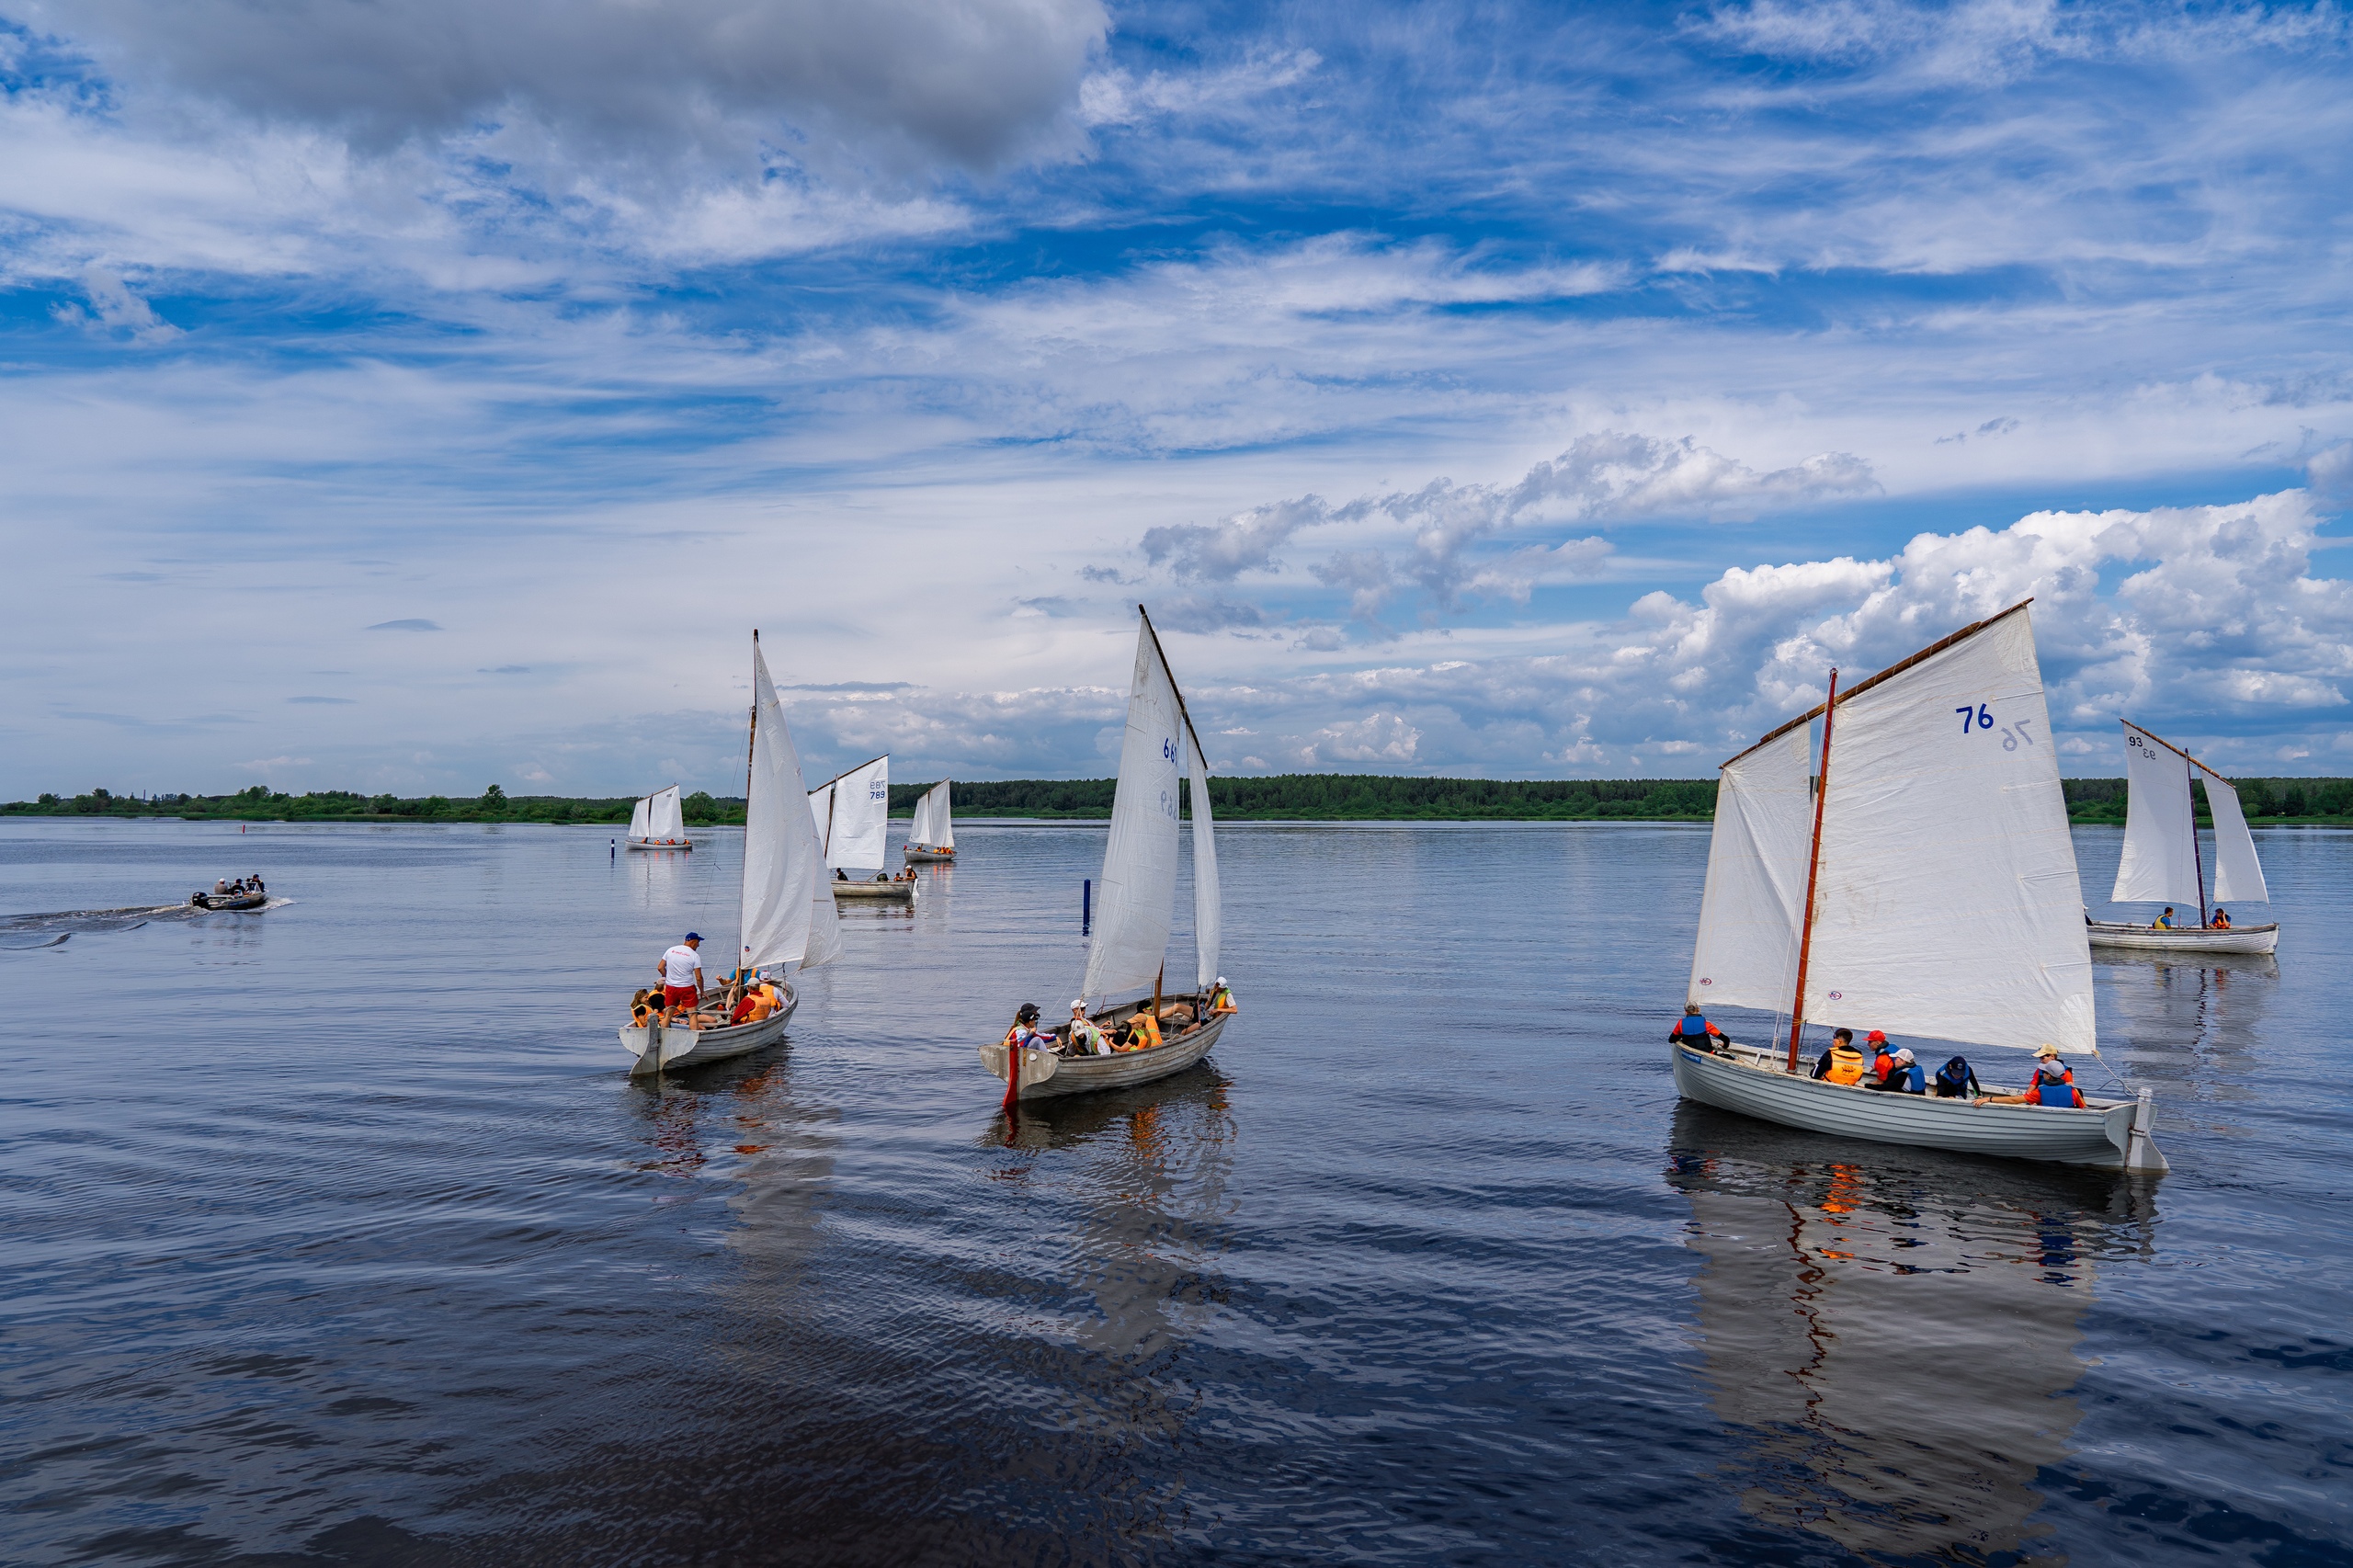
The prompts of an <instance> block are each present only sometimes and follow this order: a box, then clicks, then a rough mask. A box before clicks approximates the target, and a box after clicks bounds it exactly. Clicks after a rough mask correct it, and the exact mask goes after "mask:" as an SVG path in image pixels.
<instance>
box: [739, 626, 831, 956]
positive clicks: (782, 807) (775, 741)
mask: <svg viewBox="0 0 2353 1568" xmlns="http://www.w3.org/2000/svg"><path fill="white" fill-rule="evenodd" d="M805 793H806V792H805V789H804V787H803V785H802V783H801V754H800V753H799V752H798V751H796V750H795V749H794V748H793V744H792V731H791V730H790V728H789V727H788V726H787V725H786V723H785V722H784V708H783V705H782V704H781V703H779V701H778V700H777V696H776V683H775V682H773V681H771V680H770V679H769V678H768V665H767V659H766V658H764V657H763V656H762V655H761V653H760V649H759V644H758V643H757V642H754V643H753V645H752V769H751V778H750V789H749V790H748V792H747V793H746V795H745V801H744V900H743V933H744V935H743V949H742V951H741V952H740V953H739V954H738V955H737V956H738V960H739V961H740V962H742V963H743V964H745V966H747V967H751V968H756V969H757V968H773V967H776V966H779V965H784V964H790V963H794V962H798V963H799V964H800V965H801V967H802V968H804V969H813V968H814V967H815V966H817V965H818V964H821V963H825V962H828V961H830V960H834V959H836V958H838V957H840V956H841V942H842V938H841V917H840V916H839V915H836V914H835V912H834V894H833V890H832V889H831V888H828V887H827V886H826V885H825V867H824V855H823V853H822V852H821V850H820V848H819V846H818V843H817V830H816V826H815V824H813V822H812V821H811V820H810V818H809V815H808V813H807V812H806V811H804V810H803V809H802V807H801V806H800V805H799V804H798V803H797V802H799V801H801V800H803V799H804V798H805Z"/></svg>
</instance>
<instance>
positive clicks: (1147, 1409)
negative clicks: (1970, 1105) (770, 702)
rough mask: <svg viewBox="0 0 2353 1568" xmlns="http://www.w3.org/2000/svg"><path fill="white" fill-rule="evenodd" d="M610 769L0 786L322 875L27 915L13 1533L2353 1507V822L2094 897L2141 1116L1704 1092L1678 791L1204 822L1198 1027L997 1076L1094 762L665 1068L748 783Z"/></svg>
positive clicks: (738, 1538)
mask: <svg viewBox="0 0 2353 1568" xmlns="http://www.w3.org/2000/svg"><path fill="white" fill-rule="evenodd" d="M898 825H899V824H894V829H895V828H896V827H897V826H898ZM608 837H609V835H608V833H605V832H589V831H585V830H581V829H563V828H553V827H528V826H518V827H507V828H482V827H473V826H453V827H448V828H430V827H415V826H401V827H384V828H369V827H287V826H270V827H267V828H263V827H256V828H255V829H253V830H252V831H251V832H249V833H246V834H244V835H240V834H239V833H238V832H237V831H236V829H235V828H234V827H233V826H222V825H212V824H119V823H96V824H74V823H23V822H18V823H10V824H4V825H0V911H15V912H24V913H26V914H40V913H43V912H55V911H73V910H82V911H94V910H118V909H124V908H133V907H138V906H150V905H159V904H168V903H175V902H176V901H178V900H181V899H184V898H185V897H186V896H187V893H188V890H189V889H190V888H192V887H195V886H197V885H199V883H203V884H207V885H209V884H210V881H211V880H212V878H213V877H215V876H216V875H221V874H223V873H236V872H240V871H244V870H249V869H253V868H256V867H258V868H260V869H262V871H263V873H264V874H265V875H266V876H267V878H268V880H269V881H270V882H271V884H272V889H273V891H274V892H278V893H281V894H284V895H285V896H286V897H288V898H289V899H290V901H291V902H290V903H286V904H284V905H283V906H282V907H278V908H274V909H272V910H270V911H268V912H267V913H266V914H263V915H203V916H199V917H195V918H190V917H188V915H185V914H184V913H179V912H166V913H163V914H159V915H155V916H154V917H153V918H151V919H149V920H147V922H146V923H145V924H143V925H133V924H132V922H133V921H134V920H135V919H137V918H138V917H137V916H119V915H118V916H93V915H77V916H64V917H60V918H51V919H46V920H26V919H21V918H19V919H16V920H11V921H7V922H5V923H0V949H5V950H0V976H5V979H6V984H7V985H8V987H9V989H10V990H11V992H12V993H13V994H15V995H16V996H17V998H18V1001H19V1006H18V1009H17V1011H18V1015H19V1022H18V1024H17V1026H16V1028H14V1029H12V1030H11V1031H9V1033H10V1035H11V1037H12V1039H13V1040H14V1042H15V1044H14V1049H13V1050H11V1051H7V1052H6V1056H7V1064H6V1075H5V1079H0V1172H4V1173H5V1179H6V1206H5V1213H0V1244H4V1245H5V1252H4V1253H0V1256H5V1257H6V1260H7V1269H6V1280H7V1288H6V1301H5V1308H0V1343H4V1344H5V1349H4V1350H0V1356H4V1357H5V1360H4V1361H0V1399H5V1403H0V1510H5V1511H0V1535H4V1536H5V1551H0V1558H5V1559H6V1561H8V1562H27V1563H34V1562H39V1563H49V1562H59V1563H64V1562H72V1563H114V1562H123V1563H133V1562H201V1563H208V1564H210V1563H222V1564H226V1563H264V1562H267V1563H269V1564H273V1565H284V1564H301V1563H317V1564H351V1563H417V1564H425V1563H444V1562H448V1563H491V1564H497V1565H499V1568H515V1565H517V1564H535V1563H543V1562H546V1563H557V1562H564V1563H568V1562H631V1563H671V1562H677V1563H706V1562H707V1563H720V1562H874V1563H904V1562H938V1563H968V1562H989V1563H1023V1564H1028V1563H1038V1564H1060V1563H1095V1562H1219V1563H1253V1562H1264V1563H1291V1562H1350V1563H1378V1562H1395V1563H1428V1562H1493V1563H1521V1562H1595V1563H1614V1562H1677V1563H1693V1562H1699V1563H1713V1562H1724V1563H1841V1562H1953V1563H2006V1562H2074V1563H2124V1562H2135V1563H2148V1562H2184V1563H2187V1562H2198V1563H2240V1562H2245V1563H2250V1564H2264V1565H2267V1568H2279V1565H2291V1564H2307V1563H2345V1562H2353V1551H2348V1548H2347V1540H2348V1538H2353V1485H2348V1482H2353V1290H2349V1289H2348V1284H2347V1279H2348V1274H2347V1263H2348V1254H2353V1237H2349V1234H2348V1225H2347V1218H2348V1205H2347V1187H2348V1179H2349V1178H2348V1176H2347V1161H2348V1157H2353V1120H2348V1114H2347V1113H2348V1109H2353V1093H2348V1090H2347V1065H2346V1063H2347V1049H2348V1048H2347V1040H2346V1036H2345V1026H2344V1015H2345V1014H2346V1012H2347V993H2346V985H2345V982H2346V979H2347V975H2348V974H2353V967H2348V964H2347V945H2348V944H2347V925H2348V915H2353V835H2345V834H2339V833H2329V832H2302V833H2269V834H2258V835H2257V837H2258V839H2259V840H2260V842H2261V846H2262V852H2263V854H2264V857H2265V861H2266V865H2267V868H2268V871H2269V873H2270V877H2271V881H2272V888H2273V891H2274V893H2275V895H2276V898H2277V903H2275V904H2274V905H2272V910H2273V912H2274V913H2276V915H2277V916H2278V917H2279V919H2280V920H2281V921H2282V922H2283V923H2285V925H2286V929H2287V936H2286V938H2285V940H2284V941H2283V942H2282V944H2281V952H2280V956H2279V962H2278V964H2277V965H2276V967H2275V966H2273V965H2271V964H2268V963H2264V964H2258V965H2254V966H2250V967H2242V968H2235V969H2210V968H2201V967H2199V966H2195V965H2191V964H2187V963H2150V962H2120V963H2103V964H2102V965H2101V966H2100V968H2099V971H2098V974H2099V981H2098V984H2099V1006H2100V1033H2101V1039H2102V1041H2103V1047H2104V1051H2105V1053H2106V1055H2107V1057H2108V1060H2109V1062H2111V1063H2112V1064H2113V1066H2114V1068H2115V1070H2116V1071H2117V1072H2118V1073H2119V1074H2121V1075H2122V1076H2123V1078H2124V1079H2125V1080H2127V1081H2128V1082H2129V1083H2131V1084H2133V1085H2143V1084H2145V1085H2153V1086H2154V1088H2155V1090H2156V1093H2157V1101H2158V1108H2159V1124H2158V1137H2159V1141H2160V1142H2161V1144H2162V1146H2163V1147H2164V1148H2165V1152H2166V1153H2167V1154H2168V1155H2169V1156H2170V1157H2171V1159H2172V1161H2173V1165H2174V1169H2173V1174H2172V1175H2171V1176H2167V1177H2165V1178H2164V1179H2163V1180H2162V1181H2160V1182H2154V1183H2152V1182H2146V1181H2143V1182H2134V1181H2131V1180H2128V1179H2125V1178H2122V1177H2120V1176H2109V1175H2104V1174H2093V1173H2086V1172H2080V1171H2072V1170H2065V1169H2059V1168H2045V1167H2039V1166H2032V1165H2018V1164H2005V1163H1997V1162H1988V1161H1981V1160H1974V1159H1969V1158H1963V1157H1959V1156H1945V1155H1938V1154H1935V1153H1923V1152H1917V1151H1910V1150H1902V1149H1895V1148H1891V1147H1886V1146H1881V1145H1873V1144H1869V1143H1859V1142H1841V1141H1837V1140H1833V1139H1826V1138H1823V1137H1818V1136H1814V1135H1810V1134H1805V1133H1800V1132H1794V1131H1784V1130H1780V1129H1776V1128H1773V1127H1770V1126H1767V1125H1764V1124H1761V1123H1755V1122H1748V1121H1744V1120H1742V1119H1737V1118H1733V1117H1730V1116H1727V1115H1724V1114H1722V1113H1719V1112H1715V1111H1712V1110H1709V1109H1707V1108H1701V1107H1696V1106H1688V1105H1683V1104H1680V1103H1679V1102H1678V1101H1677V1098H1676V1096H1675V1093H1674V1088H1673V1083H1672V1080H1671V1078H1670V1076H1669V1074H1668V1070H1667V1064H1666V1060H1665V1050H1664V1046H1663V1043H1662V1040H1661V1036H1662V1034H1663V1032H1664V1031H1665V1028H1666V1027H1667V1025H1668V1023H1669V1021H1670V1020H1671V1018H1672V1017H1674V1015H1675V1014H1676V1012H1677V1010H1678V1007H1679V1004H1680V1002H1681V999H1682V994H1683V985H1684V980H1685V975H1686V966H1687V964H1688V955H1689V944H1690V935H1691V926H1692V923H1693V920H1694V918H1695V917H1696V914H1697V910H1698V906H1699V886H1700V881H1701V875H1702V871H1703V869H1704V864H1705V859H1706V853H1707V835H1706V833H1705V831H1704V829H1691V828H1675V827H1644V826H1635V827H1626V826H1567V827H1563V826H1550V825H1506V826H1467V825H1415V826H1390V825H1349V826H1287V825H1272V824H1251V825H1240V826H1235V827H1233V828H1230V829H1227V830H1225V831H1224V832H1222V833H1221V835H1220V840H1221V845H1220V851H1221V857H1222V865H1223V868H1224V874H1225V883H1226V888H1227V895H1226V896H1227V903H1226V931H1227V935H1226V953H1225V962H1224V969H1225V971H1226V973H1227V974H1228V975H1229V976H1230V977H1231V978H1232V979H1233V983H1234V984H1235V988H1236V990H1237V991H1238V993H1239V996H1240V1001H1241V1005H1242V1013H1241V1016H1240V1017H1239V1018H1238V1019H1237V1020H1236V1021H1235V1025H1234V1027H1233V1028H1229V1030H1228V1031H1227V1033H1226V1035H1225V1038H1224V1040H1222V1042H1221V1043H1220V1045H1219V1048H1218V1050H1217V1051H1216V1053H1215V1055H1214V1056H1213V1057H1211V1059H1210V1060H1209V1061H1208V1062H1205V1063H1204V1064H1203V1065H1202V1066H1201V1067H1199V1068H1198V1069H1196V1070H1194V1071H1192V1072H1191V1073H1189V1074H1185V1075H1184V1076H1182V1077H1179V1078H1176V1079H1172V1080H1169V1081H1166V1082H1165V1083H1162V1084H1158V1085H1152V1086H1151V1087H1149V1088H1148V1089H1145V1090H1142V1091H1137V1092H1131V1093H1128V1094H1125V1095H1119V1096H1102V1097H1097V1098H1095V1099H1092V1100H1083V1101H1076V1102H1067V1103H1062V1104H1057V1105H1053V1106H1051V1107H1048V1108H1042V1109H1040V1110H1037V1111H1034V1112H1030V1113H1027V1114H1025V1116H1024V1117H1023V1119H1022V1121H1021V1123H1020V1127H1019V1130H1018V1132H1017V1134H1015V1135H1013V1136H1011V1137H1010V1138H1008V1130H1007V1128H1006V1124H1005V1123H1004V1122H1003V1120H1002V1119H1000V1118H999V1116H998V1115H997V1109H996V1106H997V1100H998V1096H999V1092H1000V1090H999V1086H998V1085H996V1083H995V1080H994V1079H992V1078H990V1077H988V1076H987V1075H986V1074H984V1073H983V1070H982V1068H981V1066H980V1064H979V1062H978V1060H977V1059H976V1056H975V1054H974V1051H973V1046H974V1044H975V1042H977V1041H979V1040H983V1039H994V1038H995V1036H996V1035H997V1033H998V1032H999V1031H1000V1030H1001V1029H1002V1028H1004V1025H1005V1023H1006V1019H1007V1017H1009V1015H1010V1012H1011V1009H1012V1007H1013V1006H1014V1005H1016V1004H1017V1003H1019V1002H1021V1001H1024V1000H1034V1001H1037V1002H1040V1003H1041V1004H1043V1005H1044V1006H1045V1007H1046V1010H1047V1012H1048V1013H1049V1015H1050V1016H1055V1015H1058V1014H1059V1012H1060V1011H1061V1005H1062V1004H1064V1003H1066V1002H1067V1001H1068V1000H1069V998H1070V996H1071V994H1072V991H1073V988H1074V985H1075V983H1076V980H1077V975H1078V972H1079V969H1080V967H1081V963H1082V960H1083V953H1084V946H1083V942H1082V938H1081V936H1080V932H1079V918H1078V916H1079V909H1078V903H1079V882H1080V880H1081V878H1083V877H1087V876H1092V875H1093V874H1095V871H1096V869H1097V866H1098V865H1099V858H1100V855H1101V852H1102V829H1101V827H1100V825H1099V824H1095V825H1018V824H1007V825H995V826H990V825H983V824H960V827H959V837H960V840H961V844H962V846H963V855H964V860H963V862H962V863H961V864H960V865H958V866H956V867H955V868H953V869H944V870H938V871H933V872H930V873H928V874H927V875H926V880H925V883H924V892H923V897H922V900H921V902H920V903H919V904H918V906H917V907H916V909H915V911H914V912H913V914H912V915H909V914H906V913H904V912H891V913H886V912H882V911H879V910H855V911H851V912H848V913H847V915H846V919H845V924H846V926H847V932H846V943H845V946H846V948H847V957H846V960H845V961H844V962H842V963H841V964H840V965H838V966H836V967H835V968H832V969H830V970H825V971H818V972H817V973H815V974H813V975H811V976H809V977H807V979H806V981H805V983H804V1000H803V1003H802V1006H801V1011H800V1014H799V1016H798V1017H797V1018H796V1020H795V1023H794V1028H793V1029H792V1031H791V1037H790V1041H789V1042H788V1043H787V1044H786V1045H785V1046H783V1047H781V1048H779V1049H778V1050H776V1051H773V1052H770V1053H767V1054H763V1055H759V1056H755V1057H752V1058H748V1059H745V1060H744V1061H742V1062H734V1063H727V1064H722V1065H721V1066H718V1067H714V1068H710V1069H706V1070H703V1071H702V1072H700V1073H699V1074H690V1075H685V1076H680V1077H676V1078H674V1079H672V1080H671V1081H669V1082H666V1083H665V1084H662V1085H659V1086H658V1087H656V1086H646V1085H636V1084H632V1083H631V1082H630V1080H629V1079H628V1078H627V1077H626V1076H625V1074H624V1072H623V1066H624V1063H625V1060H626V1059H625V1056H624V1053H623V1052H622V1051H621V1050H620V1046H619V1044H618V1043H617V1041H616V1040H614V1038H613V1033H612V1030H613V1027H614V1025H615V1024H616V1022H617V1021H618V1017H619V1014H620V1005H621V1003H622V1002H623V1001H624V1000H625V999H626V997H627V994H628V993H629V991H630V990H631V988H632V987H634V986H636V985H640V984H643V983H646V981H647V980H649V979H650V978H651V977H652V974H653V966H654V960H655V957H656V955H658V954H659V953H660V952H661V950H662V949H664V948H665V947H666V946H667V945H668V944H669V943H670V942H672V941H673V940H675V939H676V937H678V936H679V935H680V934H681V933H682V932H683V931H684V930H685V929H686V928H687V927H688V926H697V927H699V928H700V929H701V930H703V931H705V932H707V933H710V934H711V935H712V936H713V937H714V938H715V940H714V943H713V944H712V945H713V947H715V948H716V949H718V950H720V951H722V952H724V951H726V950H728V949H729V947H730V945H731V944H732V942H733V931H734V919H733V886H734V874H735V873H734V867H735V855H736V846H737V842H738V841H737V840H735V839H733V837H731V836H730V835H726V834H723V833H714V834H712V835H710V841H709V844H708V846H707V847H706V848H704V849H700V850H698V851H697V852H696V853H695V854H694V855H692V856H691V857H648V856H637V857H629V856H623V857H620V858H619V859H614V858H609V857H608ZM895 841H896V840H895V832H894V840H893V842H894V846H895ZM2117 847H2118V838H2117V835H2115V834H2114V833H2113V832H2108V831H2099V830H2085V831H2083V832H2081V833H2079V835H2078V836H2077V851H2078V854H2079V856H2080V858H2081V859H2082V863H2083V866H2084V874H2085V881H2086V886H2087V887H2088V888H2091V889H2094V890H2097V891H2101V892H2104V891H2105V889H2106V887H2107V885H2108V882H2109V879H2110V878H2111V877H2112V876H2113V874H2114V865H2115V857H2116V852H2117ZM894 852H895V851H894ZM2093 903H2094V907H2095V908H2104V907H2105V905H2104V904H2103V903H2102V902H2101V901H2100V900H2098V899H2097V898H2095V899H2094V900H2093ZM2135 913H2137V914H2139V915H2140V916H2141V917H2142V918H2146V915H2147V912H2145V911H2136V912H2135ZM2237 913H2239V914H2240V915H2241V916H2242V919H2243V920H2244V919H2245V917H2246V916H2249V915H2258V916H2259V915H2260V914H2261V911H2259V910H2258V909H2256V907H2254V906H2248V907H2247V908H2245V909H2243V910H2240V911H2238V912H2237ZM66 933H70V936H69V937H68V939H67V940H66V941H64V942H63V944H59V945H53V946H47V947H35V946H34V944H36V943H40V942H48V941H51V940H52V939H53V937H56V936H58V935H61V934H66ZM1955 939H1956V940H1957V941H1965V940H1966V939H1967V938H1966V933H1965V932H1956V933H1955ZM1188 955H1189V937H1188V936H1186V935H1185V934H1183V932H1182V930H1181V928H1180V934H1179V937H1178V939H1177V942H1176V953H1175V955H1174V957H1173V959H1172V963H1171V966H1170V967H1171V973H1172V975H1174V974H1176V973H1177V972H1180V971H1188V970H1189V956H1188ZM1727 1021H1730V1020H1727ZM1735 1032H1739V1031H1737V1030H1736V1031H1735ZM1974 1054H1975V1055H1976V1056H1977V1057H1978V1058H1979V1059H1980V1060H1981V1062H1982V1061H1984V1059H1985V1058H1987V1057H1989V1056H1992V1055H1997V1054H2001V1053H1995V1052H1986V1051H1978V1052H1976V1053H1974ZM1938 1059H1939V1060H1940V1059H1941V1058H1940V1057H1939V1058H1938ZM2097 1075H2098V1074H2097V1069H2094V1071H2093V1074H2092V1076H2093V1077H2094V1078H2095V1079H2096V1078H2097Z"/></svg>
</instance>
